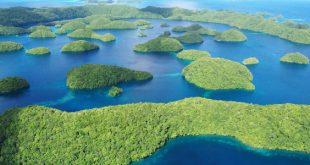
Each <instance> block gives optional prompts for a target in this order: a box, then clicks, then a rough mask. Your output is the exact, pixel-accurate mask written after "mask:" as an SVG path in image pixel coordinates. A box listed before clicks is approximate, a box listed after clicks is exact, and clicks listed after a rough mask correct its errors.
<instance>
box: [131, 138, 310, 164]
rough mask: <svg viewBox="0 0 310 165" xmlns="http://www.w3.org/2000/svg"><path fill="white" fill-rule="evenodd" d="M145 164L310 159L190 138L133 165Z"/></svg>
mask: <svg viewBox="0 0 310 165" xmlns="http://www.w3.org/2000/svg"><path fill="white" fill-rule="evenodd" d="M223 153H225V154H223ZM144 164H147V165H155V164H160V165H189V164H206V165H227V164H229V165H309V164H310V156H309V155H307V154H303V153H298V152H287V151H271V150H263V149H254V148H251V147H248V146H245V145H244V144H241V143H240V142H238V141H236V140H234V139H232V138H229V137H220V136H187V137H179V138H177V139H173V140H170V141H169V142H168V143H167V144H166V146H165V147H164V148H161V149H159V150H158V151H157V152H156V153H154V154H153V155H152V156H151V157H148V158H146V159H144V160H141V161H139V162H135V163H133V164H132V165H144Z"/></svg>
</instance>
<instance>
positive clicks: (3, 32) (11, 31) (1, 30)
mask: <svg viewBox="0 0 310 165" xmlns="http://www.w3.org/2000/svg"><path fill="white" fill-rule="evenodd" d="M25 33H28V30H27V29H24V28H21V27H14V26H2V25H0V36H9V35H20V34H25Z"/></svg>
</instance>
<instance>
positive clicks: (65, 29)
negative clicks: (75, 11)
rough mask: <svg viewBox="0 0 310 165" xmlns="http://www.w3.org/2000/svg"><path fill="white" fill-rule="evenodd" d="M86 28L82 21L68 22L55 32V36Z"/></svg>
mask: <svg viewBox="0 0 310 165" xmlns="http://www.w3.org/2000/svg"><path fill="white" fill-rule="evenodd" d="M85 27H86V24H85V23H84V22H82V21H76V20H73V21H69V22H67V23H65V24H64V25H62V26H61V27H60V29H58V30H57V32H56V33H57V34H66V33H71V32H73V31H75V30H77V29H84V28H85Z"/></svg>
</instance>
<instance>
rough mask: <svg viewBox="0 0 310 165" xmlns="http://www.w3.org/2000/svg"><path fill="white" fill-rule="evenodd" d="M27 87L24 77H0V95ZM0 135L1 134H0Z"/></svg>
mask: <svg viewBox="0 0 310 165" xmlns="http://www.w3.org/2000/svg"><path fill="white" fill-rule="evenodd" d="M26 88H29V83H28V81H27V80H26V79H24V78H21V77H6V78H3V79H0V95H1V94H2V95H3V94H10V93H13V92H17V91H20V90H22V89H26ZM0 137H1V136H0Z"/></svg>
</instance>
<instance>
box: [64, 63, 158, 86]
mask: <svg viewBox="0 0 310 165" xmlns="http://www.w3.org/2000/svg"><path fill="white" fill-rule="evenodd" d="M152 78H153V76H152V74H151V73H148V72H143V71H136V70H131V69H127V68H123V67H118V66H111V65H100V64H85V65H81V66H79V67H77V68H73V69H71V70H70V71H69V72H68V74H67V86H68V87H69V88H71V89H96V88H102V87H106V86H113V85H117V84H118V83H122V82H123V83H125V82H128V81H143V80H149V79H152Z"/></svg>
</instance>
